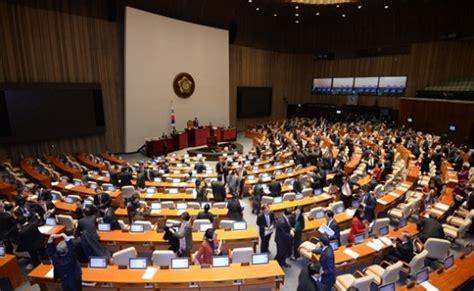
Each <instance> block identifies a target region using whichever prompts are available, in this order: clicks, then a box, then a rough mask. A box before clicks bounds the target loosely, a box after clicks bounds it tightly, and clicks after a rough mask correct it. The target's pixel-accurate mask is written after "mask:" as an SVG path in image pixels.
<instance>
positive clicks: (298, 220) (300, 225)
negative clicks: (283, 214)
mask: <svg viewBox="0 0 474 291" xmlns="http://www.w3.org/2000/svg"><path fill="white" fill-rule="evenodd" d="M290 224H291V227H292V229H293V233H294V234H295V235H294V236H293V243H292V245H293V247H292V256H291V257H290V260H292V261H294V260H296V259H298V258H299V257H300V253H299V252H298V247H299V246H300V244H301V236H302V234H303V230H304V224H305V223H304V217H303V208H302V207H301V206H297V207H296V208H295V211H294V213H293V215H292V216H291V219H290Z"/></svg>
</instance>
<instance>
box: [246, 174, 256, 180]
mask: <svg viewBox="0 0 474 291" xmlns="http://www.w3.org/2000/svg"><path fill="white" fill-rule="evenodd" d="M247 180H255V175H248V176H247Z"/></svg>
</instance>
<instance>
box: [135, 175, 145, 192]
mask: <svg viewBox="0 0 474 291" xmlns="http://www.w3.org/2000/svg"><path fill="white" fill-rule="evenodd" d="M145 182H146V175H145V173H140V174H138V176H137V187H138V188H140V189H145V188H146V186H145Z"/></svg>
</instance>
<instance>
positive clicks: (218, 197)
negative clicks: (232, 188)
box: [211, 181, 226, 202]
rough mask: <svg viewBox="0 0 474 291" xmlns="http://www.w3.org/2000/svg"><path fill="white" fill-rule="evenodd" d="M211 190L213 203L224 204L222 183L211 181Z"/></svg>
mask: <svg viewBox="0 0 474 291" xmlns="http://www.w3.org/2000/svg"><path fill="white" fill-rule="evenodd" d="M211 188H212V195H213V196H214V202H224V201H225V199H226V192H225V186H224V183H223V182H221V181H212V182H211Z"/></svg>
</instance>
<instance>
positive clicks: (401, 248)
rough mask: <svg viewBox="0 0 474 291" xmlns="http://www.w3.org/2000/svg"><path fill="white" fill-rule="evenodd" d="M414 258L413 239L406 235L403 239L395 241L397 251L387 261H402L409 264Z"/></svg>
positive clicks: (392, 252) (390, 254)
mask: <svg viewBox="0 0 474 291" xmlns="http://www.w3.org/2000/svg"><path fill="white" fill-rule="evenodd" d="M414 256H415V253H414V250H413V239H412V238H411V237H410V235H409V234H407V233H404V234H403V235H402V237H401V238H397V239H396V240H395V249H394V250H393V251H391V252H390V253H389V254H388V255H387V260H388V261H391V262H396V261H399V260H400V261H403V262H405V263H407V264H408V263H410V261H411V259H413V257H414Z"/></svg>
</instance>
